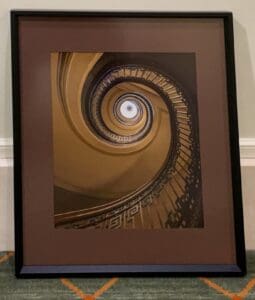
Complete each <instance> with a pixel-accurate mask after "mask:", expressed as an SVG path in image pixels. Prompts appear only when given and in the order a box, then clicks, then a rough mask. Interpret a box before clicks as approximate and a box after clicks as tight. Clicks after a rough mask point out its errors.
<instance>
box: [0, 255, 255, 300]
mask: <svg viewBox="0 0 255 300" xmlns="http://www.w3.org/2000/svg"><path fill="white" fill-rule="evenodd" d="M247 260H248V274H247V276H246V277H243V278H170V277H169V278H86V279H81V278H79V279H78V278H72V279H66V278H59V279H16V278H15V276H14V273H13V272H14V271H13V270H14V257H13V252H5V253H4V252H0V299H1V300H16V299H17V300H21V299H24V300H25V299H26V300H29V299H47V300H53V299H67V300H71V299H84V300H95V299H107V300H111V299H114V300H115V299H116V300H118V299H119V300H124V299H130V300H131V299H132V300H136V299H146V300H152V299H160V300H165V299H178V300H182V299H185V300H186V299H189V300H193V299H213V300H216V299H233V300H241V299H255V251H253V252H251V251H250V252H247Z"/></svg>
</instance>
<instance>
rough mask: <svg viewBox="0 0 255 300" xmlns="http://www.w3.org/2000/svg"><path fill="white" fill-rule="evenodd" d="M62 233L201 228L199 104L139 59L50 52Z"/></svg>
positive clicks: (159, 70) (156, 66)
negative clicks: (67, 229) (64, 231)
mask: <svg viewBox="0 0 255 300" xmlns="http://www.w3.org/2000/svg"><path fill="white" fill-rule="evenodd" d="M51 66H52V68H51V72H52V74H51V75H52V112H53V113H52V114H53V146H54V148H53V152H54V211H55V226H56V227H58V228H77V229H81V228H87V229H92V228H96V229H161V228H180V227H201V226H203V216H202V199H201V176H200V157H199V137H198V126H197V111H196V105H195V104H194V103H192V101H193V100H192V99H189V97H188V96H187V95H185V94H184V91H183V89H182V88H181V87H180V85H179V84H178V83H177V82H176V81H175V80H174V79H173V78H172V77H171V74H169V73H170V71H171V70H169V72H168V71H167V70H164V66H163V65H160V64H158V63H157V61H155V60H153V61H151V60H150V59H146V56H142V55H141V54H128V53H119V54H114V53H53V54H52V56H51Z"/></svg>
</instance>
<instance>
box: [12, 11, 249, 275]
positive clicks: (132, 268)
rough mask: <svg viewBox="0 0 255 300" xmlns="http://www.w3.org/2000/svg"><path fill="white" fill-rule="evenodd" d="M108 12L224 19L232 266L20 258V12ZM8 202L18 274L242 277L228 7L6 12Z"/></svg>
mask: <svg viewBox="0 0 255 300" xmlns="http://www.w3.org/2000/svg"><path fill="white" fill-rule="evenodd" d="M102 16H103V17H110V18H115V17H117V18H127V17H128V18H144V17H146V18H148V17H149V18H159V17H160V18H179V19H187V18H208V19H210V18H220V19H222V20H223V21H224V35H225V59H226V71H227V96H228V114H229V128H230V129H229V137H230V149H231V172H232V193H233V207H234V211H233V214H234V232H235V251H236V264H234V265H204V264H201V265H199V264H198V265H178V264H176V265H110V264H109V265H64V266H54V265H49V266H40V265H37V266H26V265H24V259H23V213H22V210H23V202H22V190H23V187H22V152H21V142H22V141H21V131H22V128H21V112H20V111H21V106H20V101H21V95H20V94H21V92H20V80H21V78H20V60H19V51H20V44H19V18H20V17H27V18H30V17H33V18H35V17H38V18H44V17H47V18H49V17H54V18H68V17H91V18H93V17H102ZM11 44H12V91H13V138H14V204H15V274H16V276H17V277H18V278H31V277H58V276H69V277H70V276H76V277H77V276H90V277H91V276H99V275H100V276H112V275H113V274H114V275H118V276H130V275H132V276H134V275H135V276H141V275H142V276H150V275H153V276H155V275H159V276H243V275H245V274H246V259H245V242H244V225H243V213H242V211H243V208H242V192H241V175H240V153H239V134H238V120H237V99H236V80H235V62H234V36H233V16H232V13H230V12H136V13H135V12H82V11H72V12H70V11H22V10H14V11H11Z"/></svg>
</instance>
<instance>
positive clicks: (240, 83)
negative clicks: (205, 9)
mask: <svg viewBox="0 0 255 300" xmlns="http://www.w3.org/2000/svg"><path fill="white" fill-rule="evenodd" d="M234 35H235V62H236V79H237V103H238V117H239V128H240V129H239V132H240V136H241V137H251V136H254V129H255V124H254V125H253V124H251V122H254V121H253V120H254V115H255V101H254V95H255V78H254V70H253V65H254V67H255V62H252V58H251V53H250V45H249V39H248V35H247V32H246V29H245V28H244V27H243V26H242V25H241V24H240V23H239V22H237V21H236V20H234ZM252 63H253V64H252Z"/></svg>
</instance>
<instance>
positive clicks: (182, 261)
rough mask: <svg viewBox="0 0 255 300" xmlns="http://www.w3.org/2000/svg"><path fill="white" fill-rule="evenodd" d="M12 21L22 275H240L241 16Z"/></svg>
mask: <svg viewBox="0 0 255 300" xmlns="http://www.w3.org/2000/svg"><path fill="white" fill-rule="evenodd" d="M11 27H12V67H13V121H14V173H15V174H14V176H15V179H14V180H15V182H14V188H15V243H16V250H15V253H16V275H17V276H18V277H32V276H42V277H46V276H63V275H64V276H75V275H80V276H81V275H84V276H85V275H90V276H91V275H92V274H101V275H102V274H104V275H107V274H113V273H114V274H120V275H121V274H138V273H139V274H140V273H143V274H145V275H146V274H152V273H153V274H155V273H158V274H161V275H162V274H168V275H174V276H176V275H189V276H190V275H206V276H209V275H212V276H219V275H228V276H241V275H244V274H245V247H244V234H243V215H242V197H241V181H240V157H239V138H238V124H237V103H236V86H235V67H234V46H233V22H232V14H231V13H220V12H218V13H151V12H150V13H124V12H121V13H101V12H56V11H54V12H53V11H12V12H11Z"/></svg>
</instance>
